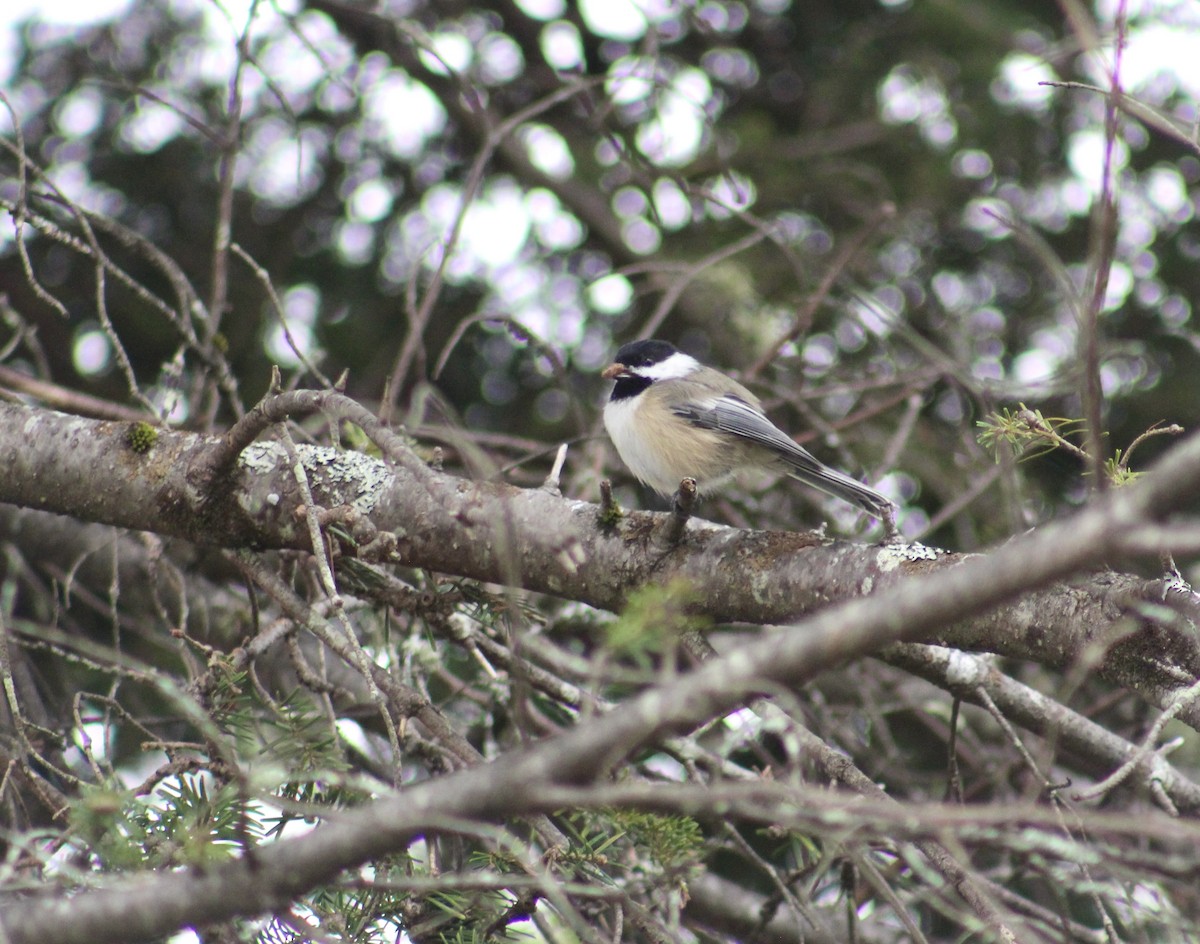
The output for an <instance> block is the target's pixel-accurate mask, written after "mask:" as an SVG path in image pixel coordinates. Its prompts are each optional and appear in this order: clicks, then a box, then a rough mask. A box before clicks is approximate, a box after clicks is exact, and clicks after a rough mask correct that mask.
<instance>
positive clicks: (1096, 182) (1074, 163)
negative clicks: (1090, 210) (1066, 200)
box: [1067, 128, 1129, 196]
mask: <svg viewBox="0 0 1200 944" xmlns="http://www.w3.org/2000/svg"><path fill="white" fill-rule="evenodd" d="M1104 150H1105V140H1104V129H1103V128H1089V129H1087V130H1085V131H1077V132H1075V133H1074V134H1073V135H1071V139H1070V141H1068V142H1067V166H1069V167H1070V168H1071V173H1073V174H1074V175H1075V176H1076V178H1078V179H1079V180H1080V181H1081V182H1082V183H1083V184H1084V185H1085V186H1086V187H1087V188H1088V191H1089V196H1095V195H1096V194H1098V193H1100V190H1101V188H1102V186H1103V183H1104ZM1128 163H1129V146H1128V145H1127V144H1126V143H1125V142H1124V141H1122V140H1121V139H1119V138H1118V139H1117V140H1116V141H1114V142H1113V152H1112V173H1113V174H1114V176H1115V175H1116V174H1118V173H1120V172H1121V170H1122V169H1124V167H1125V166H1126V165H1127V164H1128Z"/></svg>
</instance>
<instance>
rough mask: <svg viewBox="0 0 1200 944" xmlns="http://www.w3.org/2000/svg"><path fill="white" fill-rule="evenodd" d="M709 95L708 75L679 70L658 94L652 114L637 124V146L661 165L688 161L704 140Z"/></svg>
mask: <svg viewBox="0 0 1200 944" xmlns="http://www.w3.org/2000/svg"><path fill="white" fill-rule="evenodd" d="M711 96H712V86H711V85H710V84H709V81H708V76H706V75H705V74H704V73H703V72H701V71H700V70H699V69H684V70H683V71H681V72H680V73H679V75H677V76H675V78H674V79H672V80H671V82H670V84H669V85H668V87H667V89H666V90H665V91H664V92H663V94H662V95H661V96H660V97H659V100H658V109H657V114H656V115H655V117H654V118H653V119H651V120H650V121H648V122H645V123H644V124H642V125H641V126H640V127H639V128H638V131H637V145H638V150H640V151H641V152H642V153H643V154H645V155H646V156H647V157H648V158H650V159H651V160H652V161H655V162H656V163H658V164H660V165H664V166H679V165H681V164H686V163H688V162H689V161H691V160H692V159H693V158H695V156H696V154H697V153H698V152H699V150H700V144H701V142H702V141H703V137H704V124H705V120H706V119H705V114H706V111H705V109H706V107H707V104H708V100H709V98H710V97H711Z"/></svg>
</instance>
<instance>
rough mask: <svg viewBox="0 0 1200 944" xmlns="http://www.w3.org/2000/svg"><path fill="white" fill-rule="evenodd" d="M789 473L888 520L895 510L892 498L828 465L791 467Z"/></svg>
mask: <svg viewBox="0 0 1200 944" xmlns="http://www.w3.org/2000/svg"><path fill="white" fill-rule="evenodd" d="M788 475H790V476H791V477H792V478H794V479H797V480H798V481H801V482H803V483H804V484H806V485H811V486H812V487H813V488H816V489H820V490H821V491H822V492H825V493H826V494H829V495H832V496H833V497H834V498H840V499H841V500H842V501H846V502H849V503H850V504H852V505H857V506H858V507H859V508H861V509H862V510H863V511H865V512H866V513H867V514H869V515H874V516H875V517H876V518H880V519H884V520H888V519H890V517H891V515H892V513H893V512H894V510H895V507H896V506H895V505H894V504H892V502H891V500H890V499H888V498H885V497H884V496H883V495H881V494H880V493H879V492H877V491H875V489H873V488H871V487H870V486H867V485H863V483H862V482H858V481H856V480H854V479H852V478H850V476H848V475H843V474H842V473H841V472H838V471H837V470H836V469H831V468H829V467H828V466H824V465H823V466H821V467H820V468H795V467H793V468H790V469H788Z"/></svg>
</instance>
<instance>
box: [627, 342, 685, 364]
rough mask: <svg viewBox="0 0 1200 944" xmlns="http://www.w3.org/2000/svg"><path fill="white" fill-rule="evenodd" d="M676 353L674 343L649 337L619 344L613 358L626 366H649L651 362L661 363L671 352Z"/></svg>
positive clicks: (677, 351) (676, 349)
mask: <svg viewBox="0 0 1200 944" xmlns="http://www.w3.org/2000/svg"><path fill="white" fill-rule="evenodd" d="M678 353H679V349H678V348H676V347H675V345H674V344H671V343H669V342H667V341H657V340H655V339H653V338H651V339H650V340H648V341H631V342H630V343H628V344H623V345H621V349H620V350H619V351H617V356H616V358H615V360H616V362H617V363H618V364H624V365H625V366H626V367H649V366H650V365H651V364H661V363H662V362H663V361H665V360H666V359H667V358H668V357H670V356H671V355H672V354H678Z"/></svg>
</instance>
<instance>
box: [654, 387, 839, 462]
mask: <svg viewBox="0 0 1200 944" xmlns="http://www.w3.org/2000/svg"><path fill="white" fill-rule="evenodd" d="M674 411H675V414H676V415H677V416H681V417H683V418H684V419H686V420H687V421H688V422H689V423H693V424H695V425H696V426H699V427H701V428H702V429H714V430H717V431H719V432H723V433H732V434H733V435H734V436H737V437H739V438H740V439H745V440H748V441H749V442H752V443H755V444H757V445H759V446H764V447H766V448H767V449H770V450H771V451H772V452H774V453H776V454H778V455H779V456H780V457H781V458H782V459H783V460H784V461H785V462H786V463H787V464H788V465H789V466H793V467H796V468H798V469H801V470H806V471H810V472H818V471H821V470H823V469H824V468H825V466H824V465H823V464H822V463H821V462H820V461H819V460H818V459H817V458H816V456H814V455H813V454H812V453H810V452H809V451H808V450H807V449H805V448H804V447H803V446H799V445H797V444H796V442H795V441H794V440H793V439H792V438H791V437H790V436H788V435H787V434H786V433H784V432H783V430H781V429H780V428H779V427H778V426H776V425H775V424H774V423H772V422H771V421H770V420H769V419H767V418H766V416H765V415H764V414H763V412H762V411H761V410H759V409H757V408H756V407H754V406H752V405H751V404H749V403H747V402H746V401H745V400H743V399H742V398H741V397H737V396H734V395H733V394H726V395H725V396H723V397H714V398H713V399H711V400H707V401H702V402H695V403H686V404H683V405H681V406H677V407H675V408H674Z"/></svg>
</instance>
